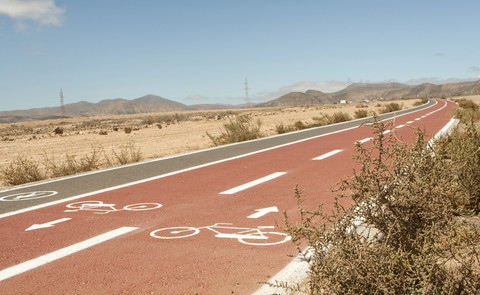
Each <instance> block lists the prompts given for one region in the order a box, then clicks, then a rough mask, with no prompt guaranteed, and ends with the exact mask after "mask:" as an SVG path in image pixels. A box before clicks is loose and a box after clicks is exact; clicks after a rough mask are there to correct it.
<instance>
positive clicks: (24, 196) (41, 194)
mask: <svg viewBox="0 0 480 295" xmlns="http://www.w3.org/2000/svg"><path fill="white" fill-rule="evenodd" d="M56 194H58V192H56V191H38V192H24V193H18V194H13V195H8V196H4V197H1V198H0V201H29V200H35V199H41V198H47V197H51V196H54V195H56Z"/></svg>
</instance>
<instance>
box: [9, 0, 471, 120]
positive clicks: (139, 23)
mask: <svg viewBox="0 0 480 295" xmlns="http://www.w3.org/2000/svg"><path fill="white" fill-rule="evenodd" d="M479 12H480V2H479V1H465V0H459V1H443V0H436V1H431V0H424V1H422V0H417V1H410V0H407V1H387V0H384V1H380V0H375V1H372V0H364V1H357V0H350V1H347V0H332V1H330V0H322V1H321V0H318V1H308V0H299V1H284V0H275V1H270V0H262V1H259V0H256V1H250V0H244V1H229V0H217V1H213V0H202V1H200V0H195V1H194V0H190V1H187V0H178V1H173V0H171V1H167V0H158V1H155V0H151V1H147V0H139V1H123V0H115V1H113V0H110V1H109V0H105V1H98V0H82V1H73V0H55V1H53V0H36V1H33V0H22V1H20V0H0V45H1V46H0V102H1V103H0V111H5V110H14V109H28V108H36V107H48V106H58V105H59V92H60V88H62V89H63V92H64V95H65V103H73V102H78V101H81V100H85V101H90V102H98V101H100V100H102V99H112V98H125V99H134V98H137V97H140V96H143V95H146V94H155V95H160V96H162V97H165V98H168V99H171V100H175V101H179V102H182V103H186V104H196V103H224V104H240V103H244V102H245V90H244V85H243V83H244V81H245V78H248V82H249V88H250V89H249V94H250V101H251V102H262V101H266V100H269V99H274V98H277V97H279V96H280V95H282V94H285V93H287V92H290V91H305V90H308V89H316V90H321V91H325V92H332V91H337V90H340V89H342V88H343V87H345V86H347V85H348V84H349V83H352V82H385V81H391V80H393V81H398V82H402V83H410V84H418V83H421V82H425V81H430V82H436V83H441V82H445V81H451V80H449V79H452V78H453V79H460V80H472V79H479V78H480V50H479V48H480V38H478V32H479V31H480V18H479V17H478V13H479Z"/></svg>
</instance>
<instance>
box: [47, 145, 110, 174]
mask: <svg viewBox="0 0 480 295" xmlns="http://www.w3.org/2000/svg"><path fill="white" fill-rule="evenodd" d="M43 166H44V167H45V169H44V170H45V174H46V175H47V176H48V178H52V177H61V176H67V175H72V174H77V173H81V172H87V171H92V170H96V169H99V168H100V167H101V166H102V159H101V157H100V149H99V148H93V149H92V151H91V153H90V154H86V155H83V156H81V157H80V158H79V159H77V157H75V156H72V155H69V154H68V153H66V154H65V155H64V156H63V157H62V158H61V159H60V160H57V159H56V158H55V155H48V154H47V153H46V152H44V153H43Z"/></svg>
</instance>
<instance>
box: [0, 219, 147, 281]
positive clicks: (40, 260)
mask: <svg viewBox="0 0 480 295" xmlns="http://www.w3.org/2000/svg"><path fill="white" fill-rule="evenodd" d="M136 229H138V227H127V226H125V227H120V228H117V229H114V230H112V231H109V232H106V233H104V234H101V235H98V236H96V237H93V238H90V239H88V240H85V241H82V242H79V243H76V244H73V245H71V246H68V247H65V248H62V249H59V250H57V251H54V252H51V253H48V254H45V255H43V256H40V257H37V258H34V259H31V260H28V261H25V262H22V263H20V264H17V265H14V266H11V267H9V268H6V269H4V270H1V271H0V282H1V281H3V280H6V279H8V278H11V277H13V276H16V275H19V274H21V273H24V272H26V271H29V270H32V269H34V268H37V267H39V266H42V265H44V264H47V263H50V262H52V261H55V260H58V259H60V258H63V257H66V256H68V255H71V254H73V253H76V252H79V251H81V250H85V249H87V248H90V247H92V246H95V245H98V244H100V243H103V242H105V241H108V240H111V239H113V238H116V237H118V236H121V235H123V234H126V233H129V232H131V231H134V230H136Z"/></svg>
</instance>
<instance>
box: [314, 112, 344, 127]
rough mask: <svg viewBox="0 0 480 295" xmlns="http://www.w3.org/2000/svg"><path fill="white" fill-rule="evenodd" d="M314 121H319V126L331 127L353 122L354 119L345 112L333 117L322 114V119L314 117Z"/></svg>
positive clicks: (335, 114) (336, 113)
mask: <svg viewBox="0 0 480 295" xmlns="http://www.w3.org/2000/svg"><path fill="white" fill-rule="evenodd" d="M312 119H313V120H314V121H317V124H316V125H317V126H323V125H330V124H335V123H341V122H346V121H350V120H352V117H351V116H350V115H349V114H348V113H345V112H341V111H339V112H335V113H334V114H333V115H328V114H322V116H321V117H313V118H312Z"/></svg>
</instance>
